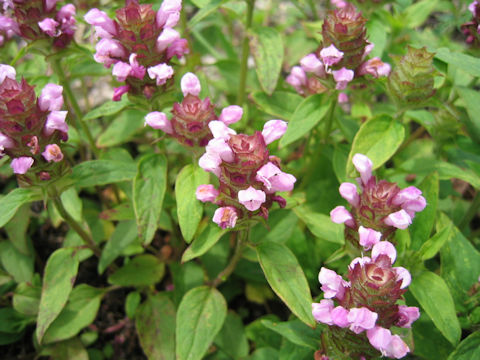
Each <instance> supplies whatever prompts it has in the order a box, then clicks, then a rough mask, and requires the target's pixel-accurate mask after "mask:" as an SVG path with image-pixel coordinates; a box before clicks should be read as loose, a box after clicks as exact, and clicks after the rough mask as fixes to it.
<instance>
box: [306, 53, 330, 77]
mask: <svg viewBox="0 0 480 360" xmlns="http://www.w3.org/2000/svg"><path fill="white" fill-rule="evenodd" d="M300 66H301V67H302V69H303V70H304V71H305V72H307V73H308V72H310V73H313V74H315V75H317V76H320V77H323V76H325V65H324V64H323V63H322V61H321V60H320V59H319V58H318V57H317V55H315V54H308V55H307V56H305V57H304V58H303V59H302V60H300Z"/></svg>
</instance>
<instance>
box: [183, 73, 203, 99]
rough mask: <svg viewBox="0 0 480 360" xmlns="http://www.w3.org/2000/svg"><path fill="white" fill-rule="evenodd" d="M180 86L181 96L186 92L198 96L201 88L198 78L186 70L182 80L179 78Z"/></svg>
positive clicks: (185, 94)
mask: <svg viewBox="0 0 480 360" xmlns="http://www.w3.org/2000/svg"><path fill="white" fill-rule="evenodd" d="M180 87H181V88H182V92H183V96H187V95H188V94H192V95H193V96H198V94H200V91H201V90H202V86H201V85H200V80H198V77H197V76H196V75H195V74H193V73H191V72H188V73H186V74H185V75H183V76H182V80H180Z"/></svg>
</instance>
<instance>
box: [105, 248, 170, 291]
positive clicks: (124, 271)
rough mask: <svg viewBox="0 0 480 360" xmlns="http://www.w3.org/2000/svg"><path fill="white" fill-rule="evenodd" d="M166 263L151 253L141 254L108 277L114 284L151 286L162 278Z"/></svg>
mask: <svg viewBox="0 0 480 360" xmlns="http://www.w3.org/2000/svg"><path fill="white" fill-rule="evenodd" d="M164 274H165V264H164V263H163V262H160V260H159V259H158V258H157V257H155V256H153V255H150V254H144V255H139V256H137V257H135V258H133V259H132V260H131V261H130V262H128V263H127V264H126V265H125V266H123V267H122V268H120V269H118V270H117V271H115V272H114V273H113V274H112V275H110V276H109V277H108V282H109V283H110V284H112V285H120V286H149V285H154V284H156V283H157V282H159V281H160V280H162V278H163V275H164Z"/></svg>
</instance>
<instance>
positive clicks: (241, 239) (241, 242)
mask: <svg viewBox="0 0 480 360" xmlns="http://www.w3.org/2000/svg"><path fill="white" fill-rule="evenodd" d="M249 231H250V229H246V230H240V231H237V233H236V241H237V243H236V245H235V252H234V253H233V256H232V258H231V259H230V262H229V263H228V265H227V267H226V268H225V269H223V270H222V271H221V272H220V273H219V274H218V275H217V277H216V278H215V280H213V282H212V286H213V287H217V286H218V285H220V284H221V283H222V282H224V281H226V280H227V279H228V277H229V276H230V275H231V274H232V273H233V271H234V270H235V268H236V267H237V264H238V262H239V261H240V259H241V258H242V255H243V249H244V248H245V245H246V243H247V240H248V235H249Z"/></svg>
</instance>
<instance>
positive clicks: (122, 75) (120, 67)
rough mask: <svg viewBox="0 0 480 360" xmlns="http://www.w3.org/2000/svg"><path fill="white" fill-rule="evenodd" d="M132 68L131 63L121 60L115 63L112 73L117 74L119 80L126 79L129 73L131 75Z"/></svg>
mask: <svg viewBox="0 0 480 360" xmlns="http://www.w3.org/2000/svg"><path fill="white" fill-rule="evenodd" d="M131 70H132V67H131V66H130V64H127V63H124V62H123V61H119V62H117V63H116V64H115V65H113V69H112V75H113V76H116V77H117V80H118V81H125V80H126V79H127V77H128V75H130V71H131Z"/></svg>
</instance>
